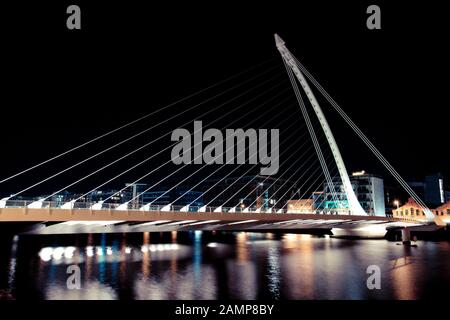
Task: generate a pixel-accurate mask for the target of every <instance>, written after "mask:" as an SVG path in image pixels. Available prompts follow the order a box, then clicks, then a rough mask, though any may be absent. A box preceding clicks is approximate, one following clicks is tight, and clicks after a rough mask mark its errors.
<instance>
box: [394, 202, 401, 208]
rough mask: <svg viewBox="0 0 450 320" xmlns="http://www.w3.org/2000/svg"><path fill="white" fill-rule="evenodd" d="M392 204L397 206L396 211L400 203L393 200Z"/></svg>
mask: <svg viewBox="0 0 450 320" xmlns="http://www.w3.org/2000/svg"><path fill="white" fill-rule="evenodd" d="M394 204H395V205H396V206H397V209H398V206H399V204H400V202H399V201H398V200H394Z"/></svg>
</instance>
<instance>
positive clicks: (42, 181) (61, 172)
mask: <svg viewBox="0 0 450 320" xmlns="http://www.w3.org/2000/svg"><path fill="white" fill-rule="evenodd" d="M276 78H277V77H275V79H276ZM271 80H274V79H269V80H266V81H264V82H262V83H260V84H259V85H257V86H256V87H253V88H251V89H249V90H247V91H245V92H244V93H242V94H240V95H237V96H234V97H233V98H232V99H230V100H228V101H226V102H225V103H222V104H219V105H218V106H216V107H214V108H213V109H210V110H208V111H207V112H205V113H204V115H205V114H209V113H211V112H212V111H215V110H216V109H218V108H219V107H222V106H223V105H226V104H227V103H229V102H231V101H234V100H236V99H237V98H240V97H242V96H244V95H245V94H247V93H248V92H251V91H253V90H254V89H255V88H259V87H261V86H263V85H264V84H266V83H268V82H270V81H271ZM278 85H279V84H277V85H276V86H278ZM264 93H265V92H264ZM204 102H206V101H203V102H201V103H199V104H197V105H196V106H199V105H201V104H203V103H204ZM196 106H194V107H196ZM185 111H187V110H184V111H183V112H181V113H178V114H177V116H178V115H180V114H182V113H184V112H185ZM175 117H176V116H173V117H171V118H168V119H166V120H164V121H161V122H159V123H158V124H157V125H155V126H153V127H150V128H147V129H145V130H143V131H141V132H139V133H137V134H135V135H133V136H131V137H129V138H127V139H125V140H122V141H120V142H119V143H117V144H115V145H113V146H111V147H108V148H106V149H103V150H102V151H100V152H98V153H96V154H94V155H92V156H90V157H88V158H86V159H84V160H82V161H80V162H78V163H76V164H74V165H72V166H70V167H68V168H66V169H63V170H61V171H59V172H57V173H55V174H53V175H51V176H49V177H47V178H45V179H43V180H41V181H39V182H37V183H35V184H33V185H31V186H29V187H27V188H25V189H22V190H21V191H19V192H17V193H15V194H13V195H11V198H12V197H15V196H17V195H19V194H21V193H23V192H25V191H28V190H30V189H32V188H34V187H36V186H38V185H40V184H42V183H44V182H46V181H48V180H50V179H53V178H55V177H57V176H59V175H61V174H63V173H64V172H67V171H69V170H71V169H73V168H75V167H77V166H79V165H81V164H83V163H85V162H87V161H89V160H91V159H93V158H95V157H97V156H99V155H101V154H103V153H105V152H107V151H110V150H112V149H114V148H116V147H118V146H119V145H121V144H123V143H125V142H128V141H130V140H131V139H133V138H135V137H137V136H139V135H141V134H143V133H144V132H147V131H149V130H151V129H153V128H156V127H157V126H159V125H161V124H162V123H165V122H167V121H168V120H171V119H172V118H175ZM168 134H170V132H169V133H167V134H164V135H162V136H160V137H158V138H157V139H154V140H153V141H152V142H151V143H155V142H156V141H158V140H160V139H162V138H164V137H165V136H167V135H168ZM151 143H150V144H151Z"/></svg>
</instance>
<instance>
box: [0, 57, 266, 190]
mask: <svg viewBox="0 0 450 320" xmlns="http://www.w3.org/2000/svg"><path fill="white" fill-rule="evenodd" d="M272 60H273V59H269V60H266V61H264V62H262V63H260V64H258V65H256V66H253V67H250V68H248V69H246V70H244V71H241V72H239V73H237V74H235V75H232V76H230V77H228V78H226V79H223V80H221V81H219V82H216V83H214V84H212V85H210V86H208V87H206V88H204V89H201V90H199V91H197V92H194V93H192V94H190V95H188V96H186V97H183V98H181V99H179V100H177V101H175V102H172V103H170V104H168V105H166V106H164V107H162V108H160V109H158V110H156V111H154V112H151V113H149V114H146V115H144V116H142V117H140V118H138V119H135V120H133V121H131V122H128V123H126V124H124V125H122V126H120V127H118V128H116V129H113V130H111V131H108V132H106V133H104V134H102V135H100V136H97V137H95V138H93V139H91V140H88V141H86V142H84V143H82V144H80V145H78V146H76V147H73V148H71V149H69V150H67V151H64V152H62V153H60V154H58V155H56V156H53V157H51V158H49V159H47V160H44V161H42V162H39V163H37V164H35V165H33V166H31V167H29V168H27V169H24V170H22V171H19V172H17V173H15V174H13V175H11V176H9V177H6V178H4V179H2V180H0V184H1V183H3V182H6V181H8V180H11V179H13V178H15V177H17V176H20V175H22V174H24V173H26V172H28V171H31V170H33V169H36V168H38V167H40V166H42V165H44V164H46V163H49V162H51V161H53V160H56V159H58V158H60V157H62V156H64V155H66V154H69V153H71V152H73V151H75V150H78V149H80V148H82V147H84V146H86V145H88V144H91V143H93V142H95V141H97V140H100V139H102V138H104V137H106V136H109V135H110V134H113V133H114V132H117V131H120V130H122V129H124V128H126V127H129V126H131V125H132V124H135V123H137V122H139V121H142V120H144V119H146V118H148V117H150V116H152V115H154V114H156V113H158V112H161V111H163V110H165V109H167V108H169V107H172V106H174V105H176V104H178V103H180V102H183V101H186V100H188V99H190V98H193V97H195V96H197V95H199V94H201V93H203V92H205V91H207V90H209V89H212V88H214V87H217V86H219V85H221V84H223V83H226V82H228V81H230V80H232V79H235V78H237V77H239V76H240V75H242V74H245V73H247V72H249V71H251V70H254V69H256V68H258V67H260V66H262V65H265V64H266V63H268V62H270V61H272Z"/></svg>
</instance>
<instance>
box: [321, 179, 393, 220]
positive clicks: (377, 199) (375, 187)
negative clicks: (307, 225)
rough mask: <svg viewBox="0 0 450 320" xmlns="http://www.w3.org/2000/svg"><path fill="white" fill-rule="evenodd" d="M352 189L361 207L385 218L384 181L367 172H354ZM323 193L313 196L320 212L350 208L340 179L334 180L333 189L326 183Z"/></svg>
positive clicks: (368, 212)
mask: <svg viewBox="0 0 450 320" xmlns="http://www.w3.org/2000/svg"><path fill="white" fill-rule="evenodd" d="M350 182H351V184H352V188H353V190H354V191H355V194H356V197H357V198H358V201H359V203H360V204H361V207H362V208H363V209H364V211H365V212H366V213H367V214H369V215H374V216H385V215H386V209H385V198H384V183H383V179H382V178H381V177H379V176H376V175H373V174H367V173H366V172H365V171H360V172H354V173H353V174H352V176H351V177H350ZM323 188H324V189H323V193H322V194H320V193H317V194H315V195H314V194H313V199H314V204H315V206H317V207H316V208H317V209H320V210H323V209H325V210H332V211H333V210H339V211H340V210H342V209H344V208H348V202H347V197H346V194H345V192H344V187H343V185H342V182H341V180H340V179H338V178H336V179H333V188H334V191H335V193H333V192H332V191H333V190H332V186H331V185H329V184H328V183H327V182H326V183H324V186H323Z"/></svg>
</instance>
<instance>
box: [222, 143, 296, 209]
mask: <svg viewBox="0 0 450 320" xmlns="http://www.w3.org/2000/svg"><path fill="white" fill-rule="evenodd" d="M288 149H289V148H288ZM285 151H286V150H285ZM294 155H295V153H294V152H293V153H291V155H290V156H289V157H288V158H287V159H286V160H289V159H291V158H292V157H293V156H294ZM294 164H296V163H295V162H294V163H293V164H291V165H290V166H289V168H288V169H290V168H291V167H292V166H293V165H294ZM256 177H257V176H255V177H253V178H252V179H251V180H250V181H248V182H247V183H246V184H245V185H244V186H243V187H241V188H240V189H239V190H238V191H237V192H236V193H234V194H233V196H232V197H231V198H234V197H236V196H237V195H238V194H239V192H241V190H243V189H244V188H245V187H246V186H247V185H249V183H250V182H252V181H253V180H254V179H255V178H256ZM269 177H270V176H267V177H266V178H265V179H264V180H263V181H262V183H264V182H265V181H266V180H267V179H269ZM258 187H259V186H257V187H256V188H254V189H253V190H252V191H250V193H248V194H247V195H246V196H245V197H244V199H245V198H247V197H248V196H250V195H251V194H252V193H253V192H254V191H256V190H257V189H258ZM223 205H224V204H222V206H223ZM238 205H239V203H238V204H236V206H238ZM236 206H234V207H236Z"/></svg>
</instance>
